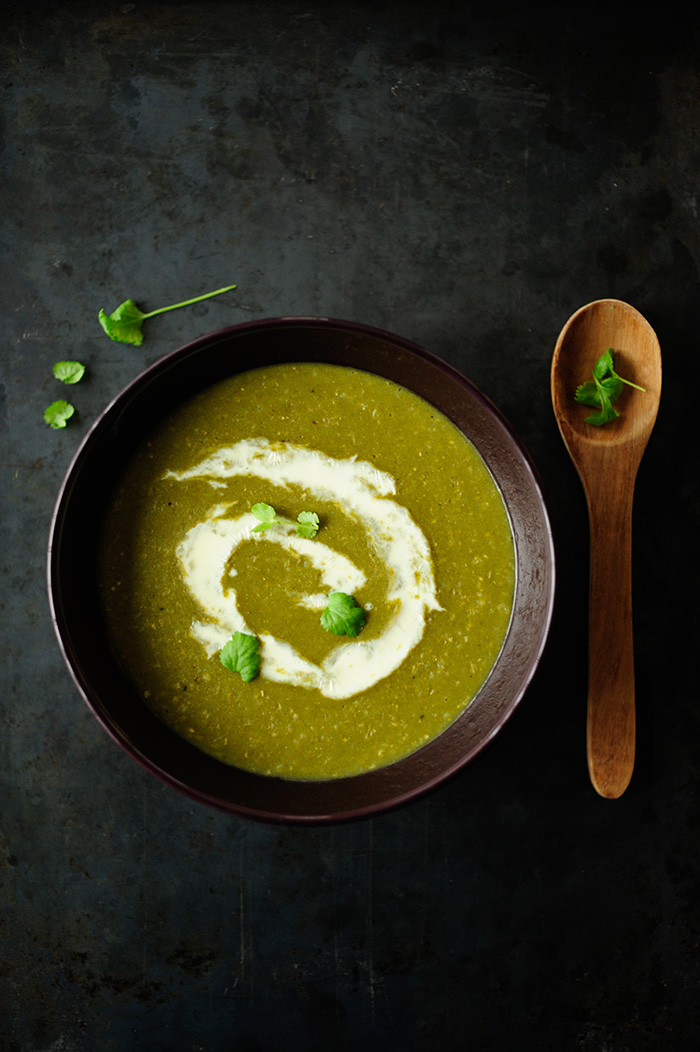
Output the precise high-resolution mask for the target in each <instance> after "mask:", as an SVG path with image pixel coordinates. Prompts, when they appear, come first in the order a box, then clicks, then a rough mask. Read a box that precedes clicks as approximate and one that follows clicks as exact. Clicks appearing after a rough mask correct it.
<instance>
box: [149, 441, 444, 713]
mask: <svg viewBox="0 0 700 1052" xmlns="http://www.w3.org/2000/svg"><path fill="white" fill-rule="evenodd" d="M239 475H247V476H253V477H256V478H260V479H263V480H266V481H269V482H270V483H274V484H275V485H278V486H287V485H299V486H303V487H304V488H305V489H307V490H309V491H311V492H312V493H314V494H315V495H316V496H317V497H318V498H319V500H324V501H332V502H335V503H337V504H338V505H340V507H341V508H342V509H343V511H344V513H346V514H350V515H353V516H356V517H357V518H358V519H359V520H360V521H361V522H362V523H363V524H364V525H365V527H366V529H367V532H368V539H369V542H370V544H372V545H373V547H374V548H375V551H376V552H377V554H378V555H379V557H380V558H381V559H382V560H383V561H384V563H385V565H386V567H387V569H388V570H389V578H390V587H389V591H388V594H387V596H386V598H387V601H388V602H390V603H392V604H393V605H394V609H395V613H394V616H393V618H392V619H391V621H390V622H389V624H388V625H387V627H386V629H385V630H384V631H383V632H382V634H381V635H380V636H378V637H376V638H374V639H366V640H363V639H362V638H361V636H360V637H358V638H355V639H352V640H350V641H348V642H347V643H345V644H344V645H343V646H340V647H337V648H335V649H334V650H333V651H332V652H331V653H330V654H329V655H328V657H327V658H326V659H325V660H324V661H323V662H322V663H321V664H320V665H316V664H314V663H313V662H310V661H307V660H306V659H305V658H304V657H302V656H301V655H300V654H299V653H298V652H297V651H296V650H295V649H294V648H293V647H292V646H291V645H290V644H289V643H287V642H285V641H284V640H281V639H277V638H276V637H274V636H272V635H269V634H261V635H260V640H261V644H262V645H261V648H260V653H261V659H262V661H261V668H260V674H261V675H262V676H264V677H266V678H267V679H271V680H277V681H279V682H285V683H292V684H294V685H296V686H301V687H308V688H316V689H318V690H320V691H321V693H322V694H324V695H325V696H326V697H328V698H348V697H351V696H352V695H353V694H358V693H359V692H360V691H363V690H367V689H368V687H371V686H372V685H373V684H374V683H376V682H378V681H379V680H380V679H383V678H384V677H385V676H388V675H389V674H390V673H391V672H393V671H394V669H396V668H398V666H399V665H400V664H401V663H402V662H403V661H404V660H405V658H406V657H407V655H408V654H409V653H410V651H411V650H412V649H413V648H414V647H415V646H416V644H417V643H418V642H419V641H420V639H421V638H422V636H423V632H424V630H425V617H426V611H427V610H440V609H441V607H440V604H439V602H438V600H437V596H436V591H435V581H434V576H433V567H432V560H431V557H430V548H429V546H428V542H427V540H426V538H425V536H424V534H423V532H422V531H421V529H420V528H419V527H418V525H417V524H416V522H415V521H414V520H413V518H412V517H411V515H410V514H409V512H408V511H407V509H406V508H404V507H402V506H401V505H400V504H398V503H396V501H394V500H391V499H390V498H389V496H388V494H393V493H395V492H396V484H395V482H394V479H393V478H392V477H391V475H389V474H387V473H386V472H383V471H379V470H378V469H377V468H375V467H374V466H373V465H372V464H369V463H367V462H366V461H362V460H357V459H356V458H355V457H350V458H348V459H346V460H337V459H334V458H333V457H329V456H327V455H326V454H325V453H321V452H320V451H318V450H312V449H306V448H305V447H303V446H295V445H292V444H289V443H280V442H276V443H272V442H269V441H267V439H262V438H256V439H244V440H243V441H241V442H238V443H236V445H234V446H229V447H224V448H221V449H218V450H217V451H216V452H215V453H213V454H211V456H209V457H206V458H205V459H204V460H202V461H201V462H200V463H199V464H197V465H195V466H194V467H193V468H190V469H188V470H186V471H181V472H172V471H170V472H168V473H167V476H166V477H169V478H175V479H179V480H185V479H195V478H206V479H207V480H208V481H209V482H210V483H211V485H212V486H215V487H217V488H219V487H221V486H222V485H225V480H226V479H229V478H234V477H236V476H239ZM229 510H230V506H229V505H225V504H218V505H216V506H215V507H213V508H212V509H211V511H210V512H209V514H208V515H207V517H206V519H204V521H202V522H198V523H197V524H196V525H195V526H193V527H192V528H191V529H190V530H189V531H188V532H187V534H186V535H185V537H184V538H183V540H182V541H181V542H180V544H179V545H178V549H177V555H178V559H179V561H180V565H181V568H182V573H183V577H184V580H185V583H186V584H187V587H188V588H189V590H190V592H191V593H192V595H193V596H194V598H195V599H196V600H197V601H198V603H199V604H200V605H201V606H202V608H203V609H204V610H205V611H206V614H207V620H206V621H204V620H203V621H195V622H194V623H193V625H192V633H193V635H194V636H195V637H196V638H197V639H198V640H199V641H200V642H201V643H202V644H203V646H204V647H205V648H206V651H207V653H208V654H209V656H211V655H213V654H214V653H216V651H218V650H220V649H221V648H222V647H223V646H224V644H225V643H226V642H227V640H228V639H230V637H231V635H232V634H233V633H234V632H249V633H251V634H255V633H253V632H251V629H250V628H249V627H248V626H247V625H246V623H245V620H244V618H243V617H242V615H241V613H240V611H239V610H238V606H237V603H236V591H235V587H234V586H233V583H232V582H231V577H232V576H233V575H232V574H231V573H230V572H229V573H228V574H226V565H227V563H228V561H229V559H230V557H231V554H232V553H233V552H234V551H235V550H236V549H237V548H238V547H239V546H240V545H241V544H242V543H243V542H244V541H250V540H252V541H255V542H256V543H274V544H280V545H282V547H284V548H286V549H288V550H291V551H294V552H296V553H297V554H298V555H300V556H302V557H303V558H305V559H308V560H309V562H310V563H311V564H312V565H313V566H314V568H315V569H316V570H318V572H319V574H320V578H321V583H322V587H323V588H324V589H325V591H324V592H320V593H316V594H313V595H305V596H297V597H290V598H291V599H292V600H293V601H296V602H298V603H299V604H300V605H303V606H307V607H311V608H316V609H322V608H323V607H324V606H325V605H326V601H327V596H328V593H329V592H333V591H338V592H347V593H348V594H349V595H352V594H353V593H354V592H356V591H358V590H359V589H360V588H361V587H362V585H363V584H364V583H365V580H366V578H365V575H364V573H363V572H362V571H361V570H360V569H359V568H358V567H357V566H355V565H354V563H352V562H351V561H350V560H349V559H347V558H346V557H345V556H344V555H341V554H340V553H339V552H336V551H334V550H333V549H331V548H329V547H328V546H327V545H326V544H324V543H323V541H322V540H319V539H318V538H314V539H313V540H308V539H306V538H303V537H299V536H298V535H297V534H296V532H295V531H294V528H293V527H291V526H289V527H285V526H282V525H280V526H276V527H275V528H274V529H270V530H265V531H264V532H262V533H253V532H252V531H253V527H254V526H255V525H256V524H257V521H258V520H257V519H256V518H255V517H254V516H253V515H252V514H250V513H246V514H244V515H239V516H237V517H235V518H229V517H227V516H228V513H229Z"/></svg>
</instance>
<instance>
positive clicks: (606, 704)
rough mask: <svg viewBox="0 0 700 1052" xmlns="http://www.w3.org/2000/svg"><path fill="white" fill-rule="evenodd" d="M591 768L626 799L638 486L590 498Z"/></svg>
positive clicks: (597, 782) (598, 784)
mask: <svg viewBox="0 0 700 1052" xmlns="http://www.w3.org/2000/svg"><path fill="white" fill-rule="evenodd" d="M589 518H590V544H591V567H590V597H589V603H590V606H589V639H588V647H589V658H588V723H587V749H588V770H589V774H590V778H591V782H592V783H593V786H594V788H595V790H596V792H598V793H599V794H600V795H601V796H604V797H608V798H609V799H614V798H615V797H618V796H621V795H622V793H623V792H624V791H625V789H626V788H627V786H628V784H629V781H630V778H631V777H632V768H633V767H634V752H635V701H634V648H633V640H632V487H631V486H630V487H629V497H628V499H625V497H624V496H623V495H622V493H619V494H618V499H617V500H615V501H596V502H591V501H590V500H589Z"/></svg>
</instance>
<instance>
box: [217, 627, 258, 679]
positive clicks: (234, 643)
mask: <svg viewBox="0 0 700 1052" xmlns="http://www.w3.org/2000/svg"><path fill="white" fill-rule="evenodd" d="M259 650H260V640H259V639H258V638H257V636H251V635H249V634H248V633H247V632H235V633H234V634H233V635H232V636H231V638H230V639H229V641H228V643H226V644H225V646H223V647H222V649H221V651H220V653H219V660H220V661H221V664H222V665H223V666H224V668H227V669H230V671H231V672H238V673H239V674H240V677H241V679H242V680H243V682H244V683H248V682H249V681H250V680H251V679H255V677H256V676H257V674H258V672H259V671H260V654H259V653H258V651H259Z"/></svg>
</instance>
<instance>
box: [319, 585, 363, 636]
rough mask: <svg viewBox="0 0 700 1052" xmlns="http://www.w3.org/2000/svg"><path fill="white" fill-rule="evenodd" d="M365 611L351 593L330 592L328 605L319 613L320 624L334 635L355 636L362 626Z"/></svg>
mask: <svg viewBox="0 0 700 1052" xmlns="http://www.w3.org/2000/svg"><path fill="white" fill-rule="evenodd" d="M365 621H366V617H365V612H364V610H363V609H362V607H361V606H359V605H358V603H356V602H355V600H354V599H353V597H352V596H351V595H346V593H345V592H331V593H330V595H329V596H328V606H327V607H326V609H325V610H324V611H323V613H322V614H321V624H322V625H323V627H324V628H325V629H326V631H327V632H332V633H333V635H334V636H356V635H357V634H358V632H361V631H362V629H363V628H364V625H365Z"/></svg>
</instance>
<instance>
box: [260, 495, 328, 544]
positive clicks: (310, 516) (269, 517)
mask: <svg viewBox="0 0 700 1052" xmlns="http://www.w3.org/2000/svg"><path fill="white" fill-rule="evenodd" d="M250 510H251V512H252V513H253V515H254V516H255V518H256V519H258V520H259V522H258V525H257V526H253V533H262V532H263V531H264V530H269V529H270V527H271V526H275V525H277V524H278V523H279V524H281V525H283V526H293V527H294V529H295V530H296V531H297V533H298V534H299V536H300V537H306V538H307V539H308V540H312V539H313V538H314V537H315V536H316V534H317V533H318V515H317V514H316V512H315V511H300V512H299V514H298V515H297V521H296V522H292V520H291V519H285V518H284V516H282V515H278V514H277V512H276V511H275V509H274V508H273V507H272V505H271V504H262V503H261V504H254V505H253V507H252V508H251V509H250Z"/></svg>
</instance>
